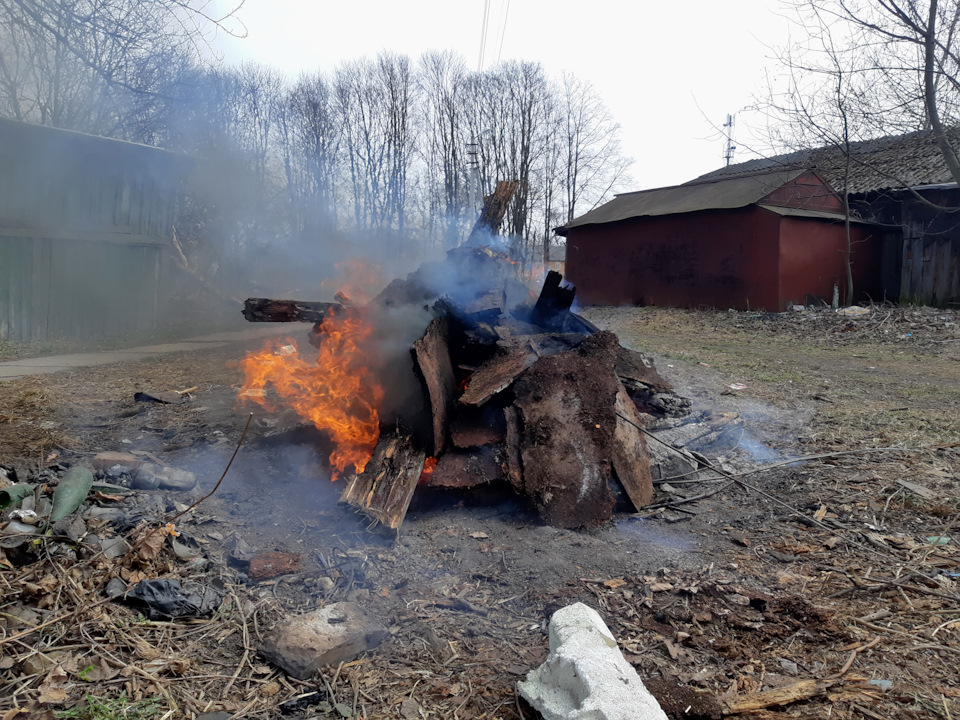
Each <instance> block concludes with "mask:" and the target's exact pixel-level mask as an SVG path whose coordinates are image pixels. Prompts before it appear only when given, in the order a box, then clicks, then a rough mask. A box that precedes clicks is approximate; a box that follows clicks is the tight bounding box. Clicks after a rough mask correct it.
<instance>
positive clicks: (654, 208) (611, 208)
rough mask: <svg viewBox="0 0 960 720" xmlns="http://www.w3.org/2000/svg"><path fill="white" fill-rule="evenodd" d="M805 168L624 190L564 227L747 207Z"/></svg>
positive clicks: (800, 173)
mask: <svg viewBox="0 0 960 720" xmlns="http://www.w3.org/2000/svg"><path fill="white" fill-rule="evenodd" d="M805 172H808V171H807V170H806V169H804V168H795V169H790V170H778V171H774V172H764V173H754V174H750V175H738V176H736V177H729V178H709V179H705V180H702V181H694V182H692V183H687V184H684V185H674V186H673V187H665V188H656V189H655V190H640V191H639V192H631V193H622V194H620V195H617V196H616V197H615V198H614V199H613V200H611V201H610V202H608V203H605V204H604V205H601V206H600V207H598V208H596V209H595V210H591V211H590V212H588V213H586V214H585V215H581V216H580V217H578V218H575V219H573V220H572V221H571V222H568V223H567V224H566V225H565V226H564V228H562V229H567V228H572V227H578V226H580V225H599V224H604V223H611V222H617V221H618V220H628V219H630V218H635V217H648V216H654V215H675V214H677V213H688V212H696V211H698V210H731V209H734V208H742V207H747V206H748V205H753V204H754V203H756V202H758V201H760V200H762V199H763V198H765V197H766V196H767V195H769V194H770V193H772V192H773V191H774V190H777V189H778V188H781V187H783V186H784V185H785V184H787V183H788V182H790V181H791V180H795V179H796V178H797V177H799V176H800V175H802V174H804V173H805Z"/></svg>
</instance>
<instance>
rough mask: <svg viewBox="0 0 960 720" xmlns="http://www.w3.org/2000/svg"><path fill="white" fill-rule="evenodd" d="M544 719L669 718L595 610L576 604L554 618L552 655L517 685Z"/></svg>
mask: <svg viewBox="0 0 960 720" xmlns="http://www.w3.org/2000/svg"><path fill="white" fill-rule="evenodd" d="M517 690H518V691H519V692H520V694H521V695H522V696H523V698H524V699H525V700H526V701H527V702H529V703H530V704H531V705H532V706H533V707H534V708H536V710H537V711H538V712H539V713H540V714H541V715H543V717H544V720H574V719H575V718H585V717H590V718H596V719H597V720H667V716H666V715H665V714H664V712H663V710H661V709H660V705H659V704H658V703H657V701H656V699H655V698H654V697H653V695H651V694H650V693H649V692H648V691H647V689H646V687H644V685H643V681H642V680H641V679H640V676H639V675H637V671H636V670H635V669H634V668H633V666H632V665H630V663H628V662H627V661H626V660H625V659H624V657H623V653H621V652H620V648H619V647H617V641H616V640H615V639H614V637H613V635H611V633H610V630H609V629H608V628H607V626H606V625H605V624H604V622H603V619H602V618H601V617H600V615H599V614H598V613H597V611H596V610H594V609H593V608H590V607H588V606H586V605H584V604H583V603H575V604H573V605H569V606H567V607H565V608H562V609H561V610H558V611H557V612H555V613H554V614H553V617H552V618H550V655H549V657H548V658H547V660H546V661H545V662H544V663H543V665H541V666H540V667H539V668H537V669H536V670H534V671H533V672H531V673H530V674H529V675H528V676H527V679H526V680H524V681H521V682H518V683H517Z"/></svg>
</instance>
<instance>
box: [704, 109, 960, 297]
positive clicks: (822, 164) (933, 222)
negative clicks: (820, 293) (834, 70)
mask: <svg viewBox="0 0 960 720" xmlns="http://www.w3.org/2000/svg"><path fill="white" fill-rule="evenodd" d="M948 137H949V139H950V142H951V144H952V145H953V147H955V148H956V147H960V128H958V127H954V128H951V129H950V130H949V131H948ZM849 156H850V160H851V162H847V153H846V151H845V150H844V149H843V148H841V147H837V146H826V147H820V148H810V149H806V150H799V151H796V152H792V153H787V154H784V155H777V156H775V157H771V158H758V159H755V160H748V161H746V162H742V163H737V164H735V165H730V166H729V167H724V168H720V169H718V170H714V171H713V172H710V173H707V174H706V175H703V176H701V177H699V178H697V180H695V181H694V182H695V183H700V182H704V181H712V180H722V179H728V178H732V177H737V176H743V175H754V174H756V173H758V172H769V171H771V170H783V169H785V168H797V169H807V170H815V171H816V172H817V174H818V175H820V177H822V178H824V180H825V181H826V182H827V183H828V184H829V185H830V186H831V187H833V188H836V189H840V188H843V187H844V186H846V188H847V191H848V192H849V194H850V203H851V206H852V207H853V208H854V210H855V212H856V213H857V214H858V215H859V217H861V218H863V219H865V220H871V221H875V222H877V223H878V226H877V229H878V231H879V232H880V233H882V235H883V242H882V245H883V249H882V262H881V270H880V284H881V286H882V295H879V296H878V295H874V296H873V297H874V298H875V299H880V298H881V297H882V298H884V299H888V300H895V301H896V300H899V301H901V302H910V303H923V304H928V305H942V306H949V305H956V304H958V303H960V188H958V187H957V183H956V182H955V181H954V178H953V176H952V175H951V174H950V170H949V169H948V168H947V164H946V162H945V161H944V159H943V154H942V152H941V150H940V147H939V145H938V144H937V140H936V138H935V137H934V135H933V131H931V130H924V131H918V132H912V133H907V134H905V135H890V136H887V137H880V138H873V139H871V140H863V141H860V142H855V143H852V144H851V145H850V147H849Z"/></svg>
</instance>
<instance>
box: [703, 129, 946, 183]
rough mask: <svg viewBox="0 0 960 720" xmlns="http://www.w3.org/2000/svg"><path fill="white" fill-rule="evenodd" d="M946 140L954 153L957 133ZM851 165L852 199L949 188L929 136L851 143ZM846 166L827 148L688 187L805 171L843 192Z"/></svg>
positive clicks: (750, 163) (745, 166) (839, 153)
mask: <svg viewBox="0 0 960 720" xmlns="http://www.w3.org/2000/svg"><path fill="white" fill-rule="evenodd" d="M949 134H950V138H951V140H952V141H953V143H954V147H958V146H960V128H954V129H952V130H951V131H950V133H949ZM850 159H851V163H850V177H849V191H850V193H851V194H857V193H867V192H872V191H878V190H889V189H894V188H908V187H918V186H921V185H937V184H940V183H951V182H953V177H952V176H951V175H950V171H949V170H947V165H946V163H945V162H944V160H943V155H942V154H941V153H940V148H939V147H938V146H937V141H936V139H935V138H934V136H933V132H932V131H930V130H924V131H920V132H913V133H909V134H906V135H890V136H887V137H882V138H876V139H873V140H863V141H861V142H856V143H853V144H851V146H850ZM844 165H845V153H844V152H843V150H842V149H840V148H839V147H837V146H829V147H821V148H814V149H811V150H799V151H797V152H792V153H786V154H783V155H776V156H774V157H770V158H759V159H757V160H747V161H746V162H742V163H737V164H736V165H730V166H729V167H724V168H720V169H719V170H714V171H713V172H709V173H707V174H706V175H701V176H700V177H698V178H697V179H696V180H693V181H692V182H691V184H699V183H701V182H704V181H710V180H721V179H724V178H732V177H738V176H742V175H748V174H753V173H757V172H770V171H774V170H785V169H797V168H807V169H810V170H815V171H816V172H817V173H818V174H819V175H820V176H821V177H822V178H823V179H824V180H826V181H827V183H829V185H830V187H832V188H833V189H834V190H836V191H837V192H842V191H843V177H844Z"/></svg>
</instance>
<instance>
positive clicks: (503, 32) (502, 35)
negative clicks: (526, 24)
mask: <svg viewBox="0 0 960 720" xmlns="http://www.w3.org/2000/svg"><path fill="white" fill-rule="evenodd" d="M509 15H510V0H507V7H506V9H505V10H504V11H503V25H502V27H501V29H500V47H499V48H498V49H497V65H499V64H500V55H501V54H502V53H503V39H504V38H505V37H506V35H507V18H508V17H509Z"/></svg>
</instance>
